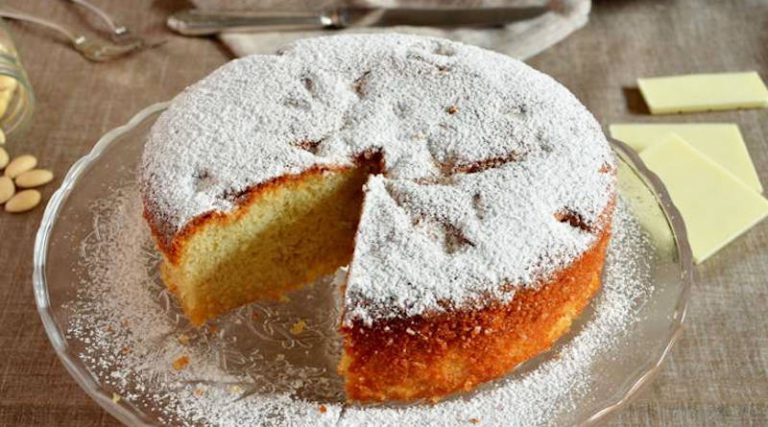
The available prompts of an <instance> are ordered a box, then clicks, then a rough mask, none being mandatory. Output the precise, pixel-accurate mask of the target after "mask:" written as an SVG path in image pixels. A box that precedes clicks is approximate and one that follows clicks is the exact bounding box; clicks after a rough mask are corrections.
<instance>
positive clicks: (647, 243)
mask: <svg viewBox="0 0 768 427" xmlns="http://www.w3.org/2000/svg"><path fill="white" fill-rule="evenodd" d="M165 105H166V104H157V105H153V106H151V107H149V108H147V109H145V110H143V111H142V112H140V113H139V114H138V115H136V116H135V117H134V118H133V119H132V120H131V121H130V122H129V123H128V124H127V125H125V126H122V127H119V128H116V129H114V130H112V131H110V132H108V133H107V134H106V135H104V137H102V139H101V140H100V141H99V142H98V143H97V144H96V146H95V147H94V148H93V150H92V151H91V153H90V154H88V155H87V156H86V157H84V158H82V159H80V160H79V161H78V162H77V163H76V164H75V165H74V166H73V167H72V169H71V170H70V171H69V173H68V175H67V177H66V179H65V180H64V183H63V184H62V186H61V188H60V189H59V190H58V191H56V193H55V194H54V196H53V197H52V198H51V201H50V203H49V204H48V207H47V209H46V211H45V216H44V218H43V222H42V225H41V226H40V230H39V232H38V234H37V239H36V243H35V253H34V290H35V297H36V302H37V306H38V310H39V312H40V316H41V317H42V320H43V322H44V324H45V329H46V331H47V333H48V336H49V338H50V340H51V344H52V345H53V348H54V350H55V351H56V353H57V354H58V356H59V357H60V359H61V360H62V362H63V363H64V365H65V366H66V368H67V370H68V371H69V372H70V373H71V374H72V376H73V377H74V378H75V380H76V381H77V382H78V383H79V384H80V386H81V387H82V388H83V389H84V390H85V391H86V392H87V393H88V394H89V395H90V396H91V397H92V398H93V399H94V400H95V401H96V402H98V403H99V405H101V406H102V407H103V408H104V409H106V410H107V411H108V412H109V413H110V414H112V415H113V416H115V417H116V418H117V419H119V420H120V421H122V422H124V423H126V424H130V425H161V424H182V425H397V426H399V425H415V424H419V425H456V424H458V425H462V424H467V423H472V424H481V425H510V424H526V425H529V424H543V425H553V424H564V425H573V424H583V425H587V424H592V423H594V422H596V421H598V420H600V419H602V418H604V417H605V416H606V415H607V414H609V413H612V412H614V411H616V410H617V409H618V408H621V407H622V406H623V405H625V404H626V403H627V402H628V400H629V399H630V398H631V397H632V396H633V395H635V394H636V392H637V391H638V390H639V389H640V388H641V387H642V386H643V385H645V384H647V383H648V382H649V380H650V379H651V378H652V377H653V376H654V374H655V373H657V372H658V370H659V367H660V365H661V363H662V361H663V360H664V358H665V356H666V355H667V354H668V352H669V351H670V349H671V347H672V345H673V344H674V342H675V341H676V339H677V338H678V336H679V334H680V330H681V325H682V322H683V319H684V317H685V307H686V302H687V299H688V294H689V290H690V287H691V276H692V273H691V256H690V250H689V248H688V244H687V240H686V236H685V228H684V226H683V224H682V221H681V219H680V216H679V214H678V212H677V210H676V209H675V208H674V206H673V205H672V203H671V202H670V200H669V198H668V195H667V193H666V191H665V190H664V188H663V186H662V185H661V183H660V182H659V180H658V178H656V177H655V175H653V174H652V173H651V172H650V171H648V170H647V169H646V168H645V166H644V165H643V164H642V162H641V161H640V160H639V158H638V157H637V156H636V155H635V154H634V153H633V152H632V151H631V150H630V149H629V148H627V147H626V146H625V145H623V144H621V143H619V142H615V141H614V142H612V144H613V147H614V151H615V153H616V155H617V157H618V158H619V172H618V177H619V193H620V203H619V204H618V207H617V214H616V218H615V220H614V236H613V237H612V241H611V245H610V248H609V254H608V257H607V260H606V272H605V274H604V280H603V288H602V290H601V292H600V293H599V294H598V296H597V297H596V298H595V300H594V301H593V302H592V303H591V305H590V306H589V307H588V309H587V310H585V312H584V314H583V315H582V316H581V317H580V319H579V321H578V322H577V323H576V324H575V325H574V326H573V328H572V331H571V332H570V333H569V334H568V335H567V336H565V337H563V338H562V339H561V340H560V341H559V342H558V343H557V344H556V345H555V347H554V348H553V349H552V350H550V351H548V352H547V353H545V354H543V355H541V356H539V357H537V358H535V359H533V360H531V361H529V362H527V363H525V364H524V365H523V366H521V367H519V368H518V369H517V370H515V371H514V372H512V373H510V374H509V375H508V376H506V377H504V378H501V379H499V380H497V381H493V382H491V383H489V384H486V385H483V386H482V387H479V388H478V389H477V390H475V391H473V392H471V393H464V394H459V395H455V396H450V397H448V398H446V399H444V400H442V401H440V402H437V403H425V402H417V403H410V404H387V405H376V406H370V405H369V406H365V405H358V404H354V403H345V400H344V394H343V382H342V380H341V378H340V377H339V376H338V374H337V373H336V370H335V367H336V364H337V362H338V357H339V354H340V341H339V336H338V334H337V332H336V329H337V327H338V323H337V317H338V300H339V295H338V283H339V282H340V280H342V279H343V273H344V270H343V268H342V269H340V270H339V272H337V274H336V275H334V276H333V277H325V278H322V279H320V280H318V281H317V282H316V283H315V284H313V285H310V286H307V287H305V288H303V289H302V290H299V291H296V292H294V293H292V294H291V295H289V297H288V298H286V299H285V301H280V302H268V303H257V304H252V305H249V306H247V307H243V308H241V309H239V310H236V311H235V312H233V313H230V314H228V315H226V316H223V317H222V318H220V319H218V320H217V321H216V322H214V323H212V324H210V325H208V326H207V327H204V328H200V329H195V328H193V327H191V326H190V325H189V324H188V323H187V321H186V320H185V319H184V317H183V315H181V312H180V310H179V308H178V306H177V305H176V302H175V300H174V298H173V297H172V296H171V295H169V293H168V292H167V291H166V290H165V288H164V287H163V286H162V283H161V282H160V280H159V275H158V264H159V256H158V255H157V252H156V251H155V249H154V247H153V244H152V242H151V239H150V235H149V232H148V230H147V228H146V226H145V225H144V222H143V219H142V217H141V214H142V206H141V205H142V204H141V199H140V197H139V193H138V188H137V183H136V179H135V176H136V170H137V167H138V163H139V161H140V158H141V153H142V149H143V146H144V142H145V140H146V135H147V132H148V130H149V128H150V127H151V126H152V124H153V123H154V122H155V120H156V119H157V117H158V115H159V113H160V112H161V111H162V110H163V109H164V108H165Z"/></svg>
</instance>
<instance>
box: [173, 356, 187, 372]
mask: <svg viewBox="0 0 768 427" xmlns="http://www.w3.org/2000/svg"><path fill="white" fill-rule="evenodd" d="M187 365H189V356H180V357H178V358H176V359H175V360H174V361H173V369H175V370H177V371H181V370H182V369H184V368H186V367H187Z"/></svg>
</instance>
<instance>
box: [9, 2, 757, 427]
mask: <svg viewBox="0 0 768 427" xmlns="http://www.w3.org/2000/svg"><path fill="white" fill-rule="evenodd" d="M93 1H94V3H96V4H98V5H100V6H103V7H104V8H105V9H106V10H108V11H110V12H112V13H113V14H114V15H115V16H119V17H120V18H121V20H122V21H123V22H125V23H126V24H128V25H129V26H130V27H131V28H132V29H134V30H135V31H137V32H140V33H142V34H151V35H152V36H154V37H162V38H167V39H168V40H169V42H168V43H167V44H165V45H163V46H162V47H160V48H157V49H155V50H152V51H147V52H142V53H140V54H138V55H136V56H134V57H131V58H127V59H124V60H121V61H116V62H113V63H108V64H92V63H89V62H87V61H85V60H83V59H82V58H81V57H80V56H78V55H77V54H76V53H75V52H73V51H72V50H71V49H70V48H69V47H67V46H66V45H65V44H64V43H63V41H62V40H61V39H59V38H57V37H56V36H55V35H52V34H51V33H49V32H47V31H44V30H41V29H39V28H36V27H32V26H28V25H22V24H16V23H13V24H10V26H11V29H12V31H13V32H14V34H15V36H16V41H17V45H18V48H19V50H20V51H21V53H22V55H23V58H24V63H25V64H26V67H27V70H28V72H29V77H30V80H31V81H32V83H33V85H34V87H35V91H36V93H37V95H38V102H39V106H38V110H37V113H36V115H35V121H34V123H33V125H32V126H31V128H30V130H29V132H28V134H27V135H26V137H25V138H24V139H23V140H12V141H10V142H9V144H8V146H7V148H8V149H9V151H10V152H11V154H12V155H18V154H22V153H24V152H31V153H34V154H36V155H37V156H39V158H40V161H41V164H43V165H45V166H46V167H50V168H52V169H53V170H54V171H55V172H56V174H57V179H56V180H55V181H54V183H53V184H50V185H48V186H47V187H45V189H44V197H45V198H46V199H47V198H48V197H49V196H50V194H51V193H52V192H53V190H54V189H55V188H56V186H58V185H59V184H60V182H61V178H62V177H63V176H64V174H65V173H66V171H67V169H68V168H69V167H70V166H71V165H72V163H73V162H74V161H75V160H76V159H78V158H79V157H81V156H83V155H84V154H85V153H86V152H87V151H88V150H89V149H90V148H91V146H93V144H94V143H95V142H96V141H97V139H98V138H99V137H100V136H101V135H102V134H104V133H105V132H106V131H108V130H109V129H112V128H113V127H115V126H118V125H121V124H123V123H125V122H126V121H127V120H128V119H129V118H130V117H131V116H132V115H133V114H134V113H136V112H137V111H139V110H140V109H141V108H143V107H145V106H147V105H149V104H151V103H154V102H158V101H164V100H167V99H170V98H171V97H172V96H173V95H174V94H176V93H178V92H179V91H180V90H181V89H183V88H184V87H185V86H186V85H188V84H190V83H192V82H194V81H196V80H198V79H200V78H201V77H203V76H205V75H206V74H208V73H209V72H210V71H211V70H213V69H214V68H215V67H217V66H218V65H220V64H222V63H224V62H225V61H227V60H228V59H229V58H230V55H229V53H228V52H227V51H226V50H225V49H224V48H223V47H222V46H221V45H219V44H217V43H216V42H214V41H212V40H208V39H185V38H181V37H174V36H171V35H170V34H168V33H167V32H166V31H165V30H164V27H163V20H164V17H165V15H166V14H167V13H168V12H169V11H172V10H176V9H179V8H181V7H184V3H183V2H181V1H176V0H157V1H150V0H135V1H131V2H118V1H114V0H113V1H109V0H93ZM5 4H7V5H9V6H12V7H14V8H17V9H20V10H24V11H28V12H32V13H34V14H37V15H39V16H45V17H49V18H54V19H56V20H58V21H61V22H62V23H65V24H67V25H69V26H72V27H77V28H86V27H87V23H88V22H89V19H90V18H89V15H88V14H87V13H85V12H83V11H81V10H79V9H76V8H74V6H72V5H70V4H67V2H65V1H52V0H8V1H6V2H5ZM528 62H529V63H530V64H531V65H533V66H534V67H537V68H539V69H541V70H542V71H544V72H547V73H549V74H551V75H553V76H554V77H555V78H557V79H558V80H560V81H561V82H562V83H563V84H565V85H566V86H567V87H569V88H570V89H571V90H572V91H573V92H574V93H575V94H576V95H577V96H578V97H579V98H581V100H582V101H583V102H584V103H585V104H586V105H587V107H589V108H590V109H591V110H592V111H593V112H594V114H595V116H596V117H597V118H598V120H599V121H600V122H601V123H602V124H603V125H605V126H607V125H608V124H609V123H615V122H627V121H628V122H640V121H643V122H645V121H648V122H676V121H692V122H704V121H714V122H717V121H729V122H736V123H738V124H739V125H740V126H741V130H742V132H743V134H744V138H745V139H746V141H747V145H748V148H749V151H750V153H751V155H752V158H753V160H754V162H755V164H756V166H757V170H758V173H759V175H760V178H761V180H762V183H763V185H764V186H766V187H768V110H751V111H737V112H723V113H708V114H691V115H685V116H670V117H650V116H647V115H645V114H644V113H643V112H642V109H641V108H640V107H641V105H640V106H638V104H637V103H636V102H635V101H636V98H635V97H634V94H635V92H633V91H632V90H631V89H629V88H631V87H632V86H633V85H634V83H633V82H634V81H635V79H636V78H637V77H639V76H653V75H664V74H674V73H686V72H705V71H709V72H717V71H737V70H757V71H758V72H759V73H760V74H761V75H762V77H763V79H768V1H759V0H741V1H735V0H733V1H731V0H727V1H726V0H698V1H697V0H655V1H654V0H597V1H595V2H594V8H593V13H592V15H591V17H590V22H589V24H588V25H587V26H586V27H585V28H583V29H581V30H579V31H577V32H576V33H574V34H573V35H572V36H570V37H569V38H568V39H566V40H565V41H563V42H561V43H560V44H558V45H556V46H555V47H553V48H551V49H549V50H547V51H545V52H544V53H542V54H539V55H538V56H536V57H534V58H532V59H531V60H529V61H528ZM627 97H629V100H630V101H631V102H629V103H628V102H627V99H628V98H627ZM42 213H43V209H42V207H40V208H37V209H36V210H34V211H32V212H30V213H27V214H23V215H10V214H6V213H5V212H0V425H3V426H5V425H21V426H38V425H39V426H51V425H59V426H112V425H117V422H116V421H115V420H114V419H113V418H111V417H110V416H109V415H108V414H107V413H106V412H104V411H103V410H102V409H101V408H99V407H98V406H97V405H96V404H95V403H94V402H92V401H91V400H90V399H89V398H88V396H87V395H86V394H85V393H84V392H83V391H81V390H80V389H79V387H78V386H77V385H76V384H75V382H74V381H73V380H72V379H71V378H70V377H69V375H68V374H67V372H66V371H65V370H64V368H63V366H62V365H61V363H60V362H59V361H58V359H57V358H56V356H55V354H54V353H53V350H52V349H51V346H50V345H49V343H48V339H47V337H46V335H45V332H44V331H43V327H42V324H41V322H40V320H39V318H38V316H37V313H36V310H35V306H34V300H33V295H32V284H31V276H32V247H33V241H34V234H35V232H36V230H37V226H38V224H39V221H40V218H41V217H42ZM697 276H698V282H697V283H696V285H695V288H694V291H693V294H692V299H691V303H690V310H689V316H688V322H687V327H686V330H685V333H684V335H683V338H682V340H681V341H680V342H679V343H678V345H677V346H676V347H675V349H674V350H673V351H672V354H671V356H670V357H669V358H668V360H667V361H666V362H665V364H664V366H663V368H662V370H661V373H660V374H659V375H658V377H657V378H656V380H655V381H654V382H653V383H652V384H651V385H650V386H649V387H647V388H646V389H644V390H643V391H642V392H641V393H640V395H639V396H638V397H637V398H636V399H635V400H634V402H633V403H632V404H631V405H630V406H628V407H627V408H625V409H624V410H623V411H621V412H620V413H619V414H617V415H615V416H612V417H611V418H610V419H609V420H608V421H607V423H606V424H607V425H616V426H619V425H649V426H651V425H652V426H655V425H664V426H667V425H683V426H703V425H755V426H764V425H768V221H764V222H763V223H761V224H760V225H758V226H757V227H755V228H754V229H752V230H751V231H750V232H749V233H748V234H746V235H745V236H742V237H741V238H739V239H738V240H737V241H736V242H734V243H732V244H731V245H729V246H728V247H727V248H726V249H724V250H723V251H721V252H720V253H719V254H718V255H717V256H715V257H714V258H712V259H710V260H709V261H707V262H706V263H705V264H704V265H702V266H699V267H698V268H697ZM480 418H481V420H482V417H480Z"/></svg>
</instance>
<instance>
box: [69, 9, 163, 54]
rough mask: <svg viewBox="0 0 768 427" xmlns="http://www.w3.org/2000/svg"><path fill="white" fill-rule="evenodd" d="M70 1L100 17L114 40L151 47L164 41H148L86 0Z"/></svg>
mask: <svg viewBox="0 0 768 427" xmlns="http://www.w3.org/2000/svg"><path fill="white" fill-rule="evenodd" d="M69 1H70V2H72V3H74V4H76V5H78V6H82V7H84V8H86V9H88V10H89V11H91V12H93V13H94V14H95V15H96V16H98V17H99V19H101V20H102V21H104V23H105V24H106V25H107V27H108V28H109V37H110V38H111V39H112V41H113V42H115V43H117V44H120V45H130V44H133V43H141V46H142V47H145V48H149V47H155V46H159V45H161V44H163V43H165V42H164V41H159V42H155V43H148V42H147V41H146V40H145V39H143V38H141V37H139V36H137V35H135V34H134V33H132V32H131V30H129V29H128V27H126V26H125V25H123V24H119V23H118V22H117V21H115V20H114V19H113V18H112V17H111V16H110V15H109V14H108V13H107V12H105V11H104V10H103V9H101V8H99V7H98V6H96V5H95V4H93V3H90V2H88V1H86V0H69Z"/></svg>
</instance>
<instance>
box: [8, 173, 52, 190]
mask: <svg viewBox="0 0 768 427" xmlns="http://www.w3.org/2000/svg"><path fill="white" fill-rule="evenodd" d="M15 181H16V186H17V187H19V188H32V187H39V186H41V185H43V184H48V183H49V182H51V181H53V172H51V171H49V170H47V169H32V170H31V171H26V172H24V173H22V174H20V175H19V176H17V177H16V179H15Z"/></svg>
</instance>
